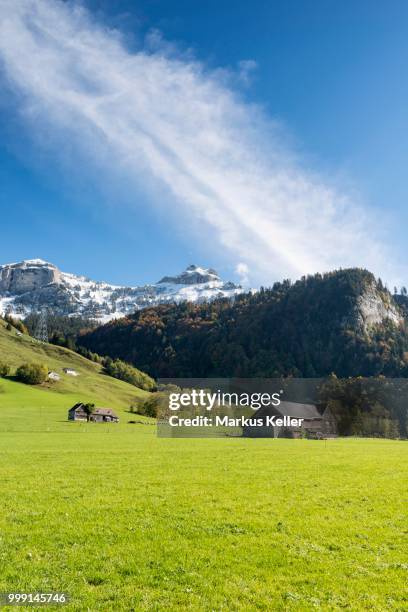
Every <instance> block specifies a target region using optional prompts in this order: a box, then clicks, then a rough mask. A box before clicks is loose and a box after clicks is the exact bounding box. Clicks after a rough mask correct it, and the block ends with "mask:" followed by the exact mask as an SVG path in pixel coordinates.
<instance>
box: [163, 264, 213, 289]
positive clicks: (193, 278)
mask: <svg viewBox="0 0 408 612" xmlns="http://www.w3.org/2000/svg"><path fill="white" fill-rule="evenodd" d="M220 281H221V279H220V277H219V276H218V274H217V272H216V271H215V270H214V269H213V268H201V267H200V266H196V265H195V264H191V265H190V266H188V267H187V268H186V269H185V270H184V272H182V273H181V274H178V275H177V276H163V278H162V279H161V280H159V283H158V284H162V283H172V284H175V285H195V284H201V283H210V282H220Z"/></svg>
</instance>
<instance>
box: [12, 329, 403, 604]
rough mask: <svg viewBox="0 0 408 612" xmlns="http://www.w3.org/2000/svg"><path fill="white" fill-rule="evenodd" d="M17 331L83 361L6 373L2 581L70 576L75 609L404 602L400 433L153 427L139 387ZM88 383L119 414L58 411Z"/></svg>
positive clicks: (63, 586) (41, 581) (65, 583)
mask: <svg viewBox="0 0 408 612" xmlns="http://www.w3.org/2000/svg"><path fill="white" fill-rule="evenodd" d="M5 337H6V339H4V338H5ZM2 340H3V345H2V344H1V341H2ZM9 341H10V336H5V333H3V334H0V358H4V357H5V353H4V352H3V351H1V349H2V347H3V349H4V347H6V346H8V345H7V342H9ZM12 341H13V343H14V342H15V341H14V339H13V340H12ZM24 343H26V344H27V346H25V344H24V350H26V351H29V349H30V350H31V346H32V347H33V349H32V350H35V351H48V352H49V355H48V356H49V358H50V359H55V361H54V362H53V364H52V367H53V368H60V367H61V365H62V363H66V362H67V361H69V360H70V359H73V360H79V361H76V362H75V363H76V367H77V369H78V370H79V369H81V376H79V377H78V380H74V381H71V380H69V381H68V380H65V379H64V380H63V381H62V382H61V385H60V387H58V386H57V385H58V384H59V383H58V384H56V385H55V386H52V387H49V388H31V387H27V386H24V385H22V384H20V383H16V382H13V381H12V380H0V472H1V479H0V486H1V492H0V495H1V513H0V568H1V570H0V592H5V591H18V592H50V591H65V592H67V593H69V595H70V597H71V600H70V603H69V604H68V605H67V606H65V609H66V610H77V611H84V610H91V611H94V610H103V611H107V612H108V611H109V612H110V611H118V610H183V609H191V610H225V611H230V610H301V611H304V610H316V609H320V610H344V609H346V610H378V611H381V612H383V611H384V610H406V609H407V608H408V594H407V589H406V585H407V568H408V555H407V535H408V533H407V532H408V522H407V514H406V508H407V482H408V446H407V444H406V442H403V441H395V440H370V439H351V438H350V439H337V440H330V441H312V440H268V439H239V438H235V439H234V438H225V439H220V438H215V439H164V438H157V436H156V427H155V424H154V422H153V421H151V420H148V419H143V418H142V417H137V416H135V415H130V414H129V413H128V412H127V411H126V407H127V406H128V405H129V403H130V400H131V399H132V395H133V394H134V393H137V389H135V388H133V387H130V386H129V385H126V384H125V383H120V381H116V380H113V379H109V378H108V377H105V376H104V375H103V374H102V373H101V372H100V369H99V367H98V366H96V365H95V364H93V363H91V362H87V361H86V360H83V361H81V360H82V358H80V357H79V356H77V355H74V354H70V352H69V351H68V352H65V353H63V354H62V358H61V359H62V360H61V359H60V357H61V356H60V357H57V356H56V354H55V353H54V351H55V350H57V351H59V350H60V349H55V347H40V346H36V345H34V344H31V341H30V340H29V339H24ZM9 354H10V355H11V352H9ZM20 357H21V355H20V354H19V352H18V351H17V353H16V355H15V356H14V358H15V360H16V361H18V360H19V359H20ZM70 365H71V366H72V363H68V366H70ZM84 395H86V396H87V397H85V398H84V397H83V396H84ZM95 397H97V399H98V402H102V401H103V403H102V404H101V405H109V406H111V405H112V406H113V405H114V406H115V408H116V409H117V411H118V413H119V415H120V417H121V421H120V423H119V424H102V423H71V422H67V409H68V408H69V407H70V405H72V403H73V402H74V401H77V400H81V399H94V398H95ZM129 420H136V421H138V422H137V423H136V424H130V423H128V421H129ZM4 609H9V610H12V609H14V608H11V607H9V608H4ZM26 609H28V608H26ZM31 609H32V608H31ZM48 609H50V607H49V608H48ZM51 609H56V607H55V606H53V607H51Z"/></svg>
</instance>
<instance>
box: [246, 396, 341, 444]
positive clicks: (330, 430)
mask: <svg viewBox="0 0 408 612" xmlns="http://www.w3.org/2000/svg"><path fill="white" fill-rule="evenodd" d="M270 416H276V417H277V418H279V417H281V418H283V417H290V418H292V419H303V421H302V424H301V425H300V426H297V427H285V426H277V425H275V426H271V425H268V424H267V417H270ZM252 418H254V419H262V421H263V422H264V425H263V426H260V427H255V426H248V427H244V431H243V435H244V436H245V437H248V438H311V439H322V438H333V437H336V436H337V424H336V420H335V418H334V416H333V414H332V413H331V411H330V409H329V408H326V409H325V411H324V412H323V413H320V412H319V410H318V409H317V407H316V406H315V405H314V404H299V403H297V402H281V403H280V405H279V406H264V407H262V408H260V409H259V410H257V411H256V412H254V414H253V417H252V416H251V419H252Z"/></svg>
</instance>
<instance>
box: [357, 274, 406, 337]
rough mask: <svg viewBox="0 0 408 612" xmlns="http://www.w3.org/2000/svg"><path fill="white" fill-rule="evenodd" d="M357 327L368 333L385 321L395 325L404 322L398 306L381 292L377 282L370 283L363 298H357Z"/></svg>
mask: <svg viewBox="0 0 408 612" xmlns="http://www.w3.org/2000/svg"><path fill="white" fill-rule="evenodd" d="M355 315H356V322H357V325H358V326H360V327H361V328H363V329H364V330H365V331H366V332H367V331H369V329H370V327H371V326H373V325H376V324H379V323H382V322H383V321H385V320H389V321H391V322H392V323H394V324H395V325H399V324H400V323H402V321H403V316H402V315H401V313H400V311H399V309H398V306H397V305H396V304H394V303H393V302H392V301H391V299H389V298H388V296H387V295H386V294H384V293H382V292H381V291H379V289H378V287H377V285H376V283H375V282H372V283H370V284H369V285H368V286H367V287H366V289H365V290H364V292H363V293H362V295H361V296H359V297H358V298H357V303H356V307H355Z"/></svg>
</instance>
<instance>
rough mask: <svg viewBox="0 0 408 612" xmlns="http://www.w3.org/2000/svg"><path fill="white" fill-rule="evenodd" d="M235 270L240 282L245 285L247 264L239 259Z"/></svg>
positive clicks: (247, 272) (247, 271)
mask: <svg viewBox="0 0 408 612" xmlns="http://www.w3.org/2000/svg"><path fill="white" fill-rule="evenodd" d="M235 272H236V273H237V274H238V276H239V278H240V281H241V283H242V284H243V285H247V284H248V282H249V266H248V265H247V264H246V263H244V262H242V261H241V262H240V263H239V264H237V266H236V268H235Z"/></svg>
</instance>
